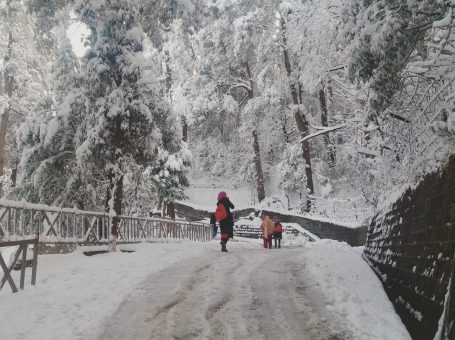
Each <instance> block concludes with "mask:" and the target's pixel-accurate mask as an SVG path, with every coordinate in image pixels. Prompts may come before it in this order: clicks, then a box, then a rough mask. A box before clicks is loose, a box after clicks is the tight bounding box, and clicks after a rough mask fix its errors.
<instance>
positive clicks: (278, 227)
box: [273, 217, 283, 248]
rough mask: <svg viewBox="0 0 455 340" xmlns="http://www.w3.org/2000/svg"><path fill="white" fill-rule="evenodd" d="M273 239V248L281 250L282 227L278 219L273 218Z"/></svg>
mask: <svg viewBox="0 0 455 340" xmlns="http://www.w3.org/2000/svg"><path fill="white" fill-rule="evenodd" d="M273 238H274V239H275V248H276V247H277V242H278V248H281V239H282V238H283V226H282V225H281V222H280V218H279V217H275V230H274V232H273Z"/></svg>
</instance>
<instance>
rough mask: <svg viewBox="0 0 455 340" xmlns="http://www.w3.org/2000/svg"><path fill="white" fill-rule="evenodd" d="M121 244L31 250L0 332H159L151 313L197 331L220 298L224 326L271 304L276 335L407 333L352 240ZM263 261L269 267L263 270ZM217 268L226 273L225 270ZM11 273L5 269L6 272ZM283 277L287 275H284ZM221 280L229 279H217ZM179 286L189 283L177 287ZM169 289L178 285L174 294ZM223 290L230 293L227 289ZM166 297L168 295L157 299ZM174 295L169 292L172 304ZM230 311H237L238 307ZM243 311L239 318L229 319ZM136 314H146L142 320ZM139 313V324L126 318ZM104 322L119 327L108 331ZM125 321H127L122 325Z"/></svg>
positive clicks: (5, 300) (0, 297)
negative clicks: (34, 273)
mask: <svg viewBox="0 0 455 340" xmlns="http://www.w3.org/2000/svg"><path fill="white" fill-rule="evenodd" d="M121 247H122V248H124V249H130V250H136V252H134V253H106V254H99V255H94V256H91V257H87V256H84V255H83V253H82V252H83V251H84V250H87V249H84V248H78V249H77V251H76V252H75V253H72V254H67V255H45V256H40V257H39V265H38V278H37V285H36V286H35V287H31V286H26V288H25V290H24V291H21V292H19V293H17V294H12V293H10V291H8V289H7V287H5V289H4V290H3V291H2V292H1V294H0V305H1V306H8V308H1V309H0V331H1V334H2V338H3V339H24V340H25V339H49V340H51V339H64V340H67V339H80V338H83V339H93V338H98V337H99V336H100V335H103V336H101V338H109V339H114V338H122V336H124V337H123V339H126V338H135V337H132V334H133V333H134V332H141V331H145V332H146V331H148V330H149V328H153V327H155V326H156V327H158V328H157V329H158V330H159V331H160V332H165V331H168V330H167V329H163V327H161V326H160V324H159V323H160V320H161V316H162V315H161V314H162V313H165V312H166V313H168V314H165V315H164V316H163V317H171V318H173V320H174V321H175V322H177V321H178V320H186V321H187V322H183V323H182V322H177V324H179V325H180V328H177V329H174V328H172V329H171V330H169V331H172V332H177V331H178V332H180V331H184V332H189V331H191V329H192V327H196V326H197V327H201V329H202V332H205V331H206V328H207V323H202V324H199V323H200V320H199V316H198V315H199V312H198V311H202V312H203V310H205V308H206V307H207V308H209V307H210V304H208V305H206V303H207V301H206V300H207V299H208V300H209V302H210V301H211V300H212V299H216V298H220V299H222V301H223V304H222V305H220V304H219V303H218V304H217V303H215V306H220V307H219V310H218V309H215V310H216V313H218V315H217V318H219V319H220V320H232V321H233V322H232V323H229V322H228V321H227V323H224V322H223V324H224V325H225V326H224V327H227V332H237V331H241V330H242V329H244V328H245V331H246V329H251V331H254V324H255V323H256V322H259V321H258V320H262V319H263V318H261V317H260V316H261V315H263V313H266V312H267V311H266V310H265V309H264V310H262V309H261V308H266V306H268V303H270V302H273V303H274V304H275V305H274V307H273V309H274V310H275V315H276V316H277V317H279V315H281V313H283V315H284V316H285V318H284V319H283V320H285V321H284V323H282V322H281V321H280V322H279V325H280V326H277V327H280V329H281V327H283V328H284V329H285V330H286V331H285V333H284V334H282V335H283V339H288V338H289V339H290V338H292V336H291V334H293V333H292V332H293V331H294V332H295V331H296V327H297V328H298V327H303V326H298V325H302V323H304V324H305V325H306V326H308V328H306V329H308V332H309V333H310V332H313V331H315V330H318V331H320V332H329V330H331V331H330V332H333V331H334V329H335V328H336V329H337V330H338V331H343V332H345V333H348V334H349V333H350V334H353V337H352V338H354V339H378V340H382V339H388V340H394V339H400V340H401V339H409V336H408V334H407V332H406V330H405V329H404V327H403V325H402V323H401V321H400V319H399V318H398V316H397V315H396V314H395V312H394V309H393V306H392V304H391V303H390V302H389V300H388V299H387V296H386V294H385V293H384V291H383V288H382V286H381V284H380V282H379V280H378V279H377V278H376V276H375V275H374V273H373V272H372V270H371V269H370V268H369V267H368V265H367V264H366V263H365V262H364V261H363V260H362V258H361V248H351V247H349V246H347V245H346V244H343V243H338V242H334V241H325V240H322V241H317V242H314V243H305V245H304V246H303V247H299V248H295V247H291V248H284V249H280V250H264V249H262V248H261V246H260V244H259V243H258V242H257V240H256V242H239V241H237V242H229V244H228V249H229V251H230V253H228V254H223V255H222V254H220V253H219V249H218V248H219V244H218V242H216V241H214V242H210V243H190V242H183V243H178V242H176V243H161V244H160V243H152V244H150V243H148V244H136V245H123V246H121ZM90 250H93V247H92V248H90ZM278 254H279V256H277V255H278ZM223 256H227V257H226V258H224V257H223ZM223 259H226V260H223ZM267 265H269V266H271V267H270V268H272V267H273V270H264V269H265V268H267ZM302 266H303V267H302ZM300 267H302V268H301V269H298V270H297V269H296V268H300ZM221 268H223V270H221ZM293 268H294V269H296V270H297V271H294V269H293ZM162 270H164V271H163V272H161V271H162ZM226 270H227V271H228V272H229V273H231V274H229V275H228V276H226V274H228V273H227V272H226ZM163 273H165V274H166V275H163ZM292 273H294V274H292ZM17 274H18V272H14V275H15V276H17ZM28 274H30V273H28ZM291 274H292V275H297V276H292V275H291ZM187 275H190V278H188V276H187ZM261 275H263V277H261ZM277 275H278V276H277ZM288 276H289V280H288V279H285V278H286V277H288ZM191 277H193V278H191ZM226 278H229V280H230V282H231V284H227V282H226V281H224V280H226ZM291 279H292V280H291ZM220 280H221V281H220ZM300 280H303V281H300ZM187 284H189V285H190V286H191V287H192V288H191V289H190V288H188V287H186V285H187ZM261 284H262V285H265V284H266V285H268V284H272V285H279V287H278V286H277V287H276V288H277V289H281V288H283V289H284V286H283V285H287V286H286V287H285V290H284V291H281V290H280V291H276V292H275V293H273V294H262V292H263V289H262V288H261V289H258V288H260V287H262V286H260V285H261ZM154 285H158V286H160V285H161V286H160V289H159V290H158V291H157V290H155V289H153V287H154ZM237 285H238V286H237ZM258 285H259V286H258ZM294 285H295V286H294ZM302 285H304V286H305V287H306V288H305V291H306V293H305V292H304V291H302V288H299V287H300V286H302ZM179 287H180V288H181V289H182V293H181V294H180V293H179V294H177V293H178V291H177V293H174V290H176V289H179ZM247 287H250V288H248V289H247ZM231 288H232V289H233V290H234V291H235V293H234V291H233V292H232V294H231V293H229V290H230V289H231ZM225 293H226V294H225ZM302 294H303V295H302ZM179 296H180V297H181V298H179ZM167 297H169V299H171V301H167V300H165V299H166V298H167ZM175 298H178V300H176V301H177V302H175V303H174V304H172V301H173V300H172V299H175ZM275 298H276V299H277V300H276V301H274V299H275ZM269 299H272V300H273V301H270V300H269ZM302 299H304V301H303V300H302ZM313 299H316V300H314V301H313ZM250 300H251V301H256V302H255V303H256V306H255V307H254V309H253V310H252V309H251V308H250V309H249V308H246V307H245V308H243V307H244V306H243V304H245V303H247V304H250V302H251V301H250ZM151 301H154V303H151ZM294 301H301V302H302V301H303V302H305V303H304V306H305V307H304V309H305V310H306V311H310V312H309V313H304V314H300V313H296V311H295V310H293V308H296V304H295V303H294ZM213 302H214V301H212V303H213ZM215 302H216V301H215ZM162 303H164V304H165V305H166V306H167V304H169V303H171V304H170V305H169V306H176V308H175V309H172V308H173V307H169V310H167V309H159V308H160V307H159V306H161V304H162ZM129 305H131V308H132V309H131V311H130V310H129V309H128V308H129ZM212 306H213V305H212ZM242 306H243V307H242ZM261 306H262V307H261ZM270 307H271V306H270ZM157 309H158V310H159V311H161V312H160V313H161V314H158V315H157V316H156V317H155V318H153V319H150V317H149V316H148V315H155V314H148V313H149V312H150V310H155V311H156V310H157ZM171 309H172V310H171ZM210 310H212V313H213V308H211V307H210V308H209V309H208V310H207V313H206V314H205V315H206V316H207V315H211V316H214V314H213V315H212V314H210V313H208V312H209V311H210ZM132 311H134V313H133V312H132ZM239 311H242V313H241V315H240V314H239ZM224 313H226V314H224ZM243 313H247V315H248V317H247V318H246V319H244V320H243V321H238V322H237V320H239V318H242V317H243ZM276 313H277V314H276ZM117 317H121V318H120V319H117ZM144 318H149V319H148V321H147V323H145V324H144V322H143V319H144ZM186 318H188V319H186ZM249 318H251V320H249ZM300 318H302V319H300ZM24 320H27V322H26V323H24ZM116 320H119V321H121V323H117V321H116ZM139 321H140V322H142V323H138V324H137V325H135V322H139ZM215 321H216V320H209V323H210V325H211V326H212V322H213V325H215V326H216V325H217V327H218V328H215V329H218V330H220V329H219V321H216V322H215ZM234 321H235V322H234ZM327 321H328V322H327ZM110 322H111V323H114V324H117V327H121V328H122V329H121V330H119V329H115V327H114V329H111V326H110V324H109V323H110ZM217 322H218V323H217ZM242 322H243V324H242ZM126 324H128V326H129V327H124V326H122V325H126ZM172 324H173V322H172V323H171V324H170V325H172ZM244 324H246V325H244ZM182 325H183V327H182ZM198 325H199V326H198ZM286 325H287V326H286ZM139 326H140V327H139ZM291 326H292V327H291ZM141 327H142V328H141ZM167 327H169V325H168V324H167V323H166V327H165V328H167ZM286 327H289V328H286ZM231 328H232V329H231ZM326 328H328V329H329V330H327V329H326ZM198 329H199V328H198ZM223 329H224V328H223ZM109 331H111V332H114V333H115V332H117V335H116V336H114V337H107V335H106V334H109ZM271 331H272V332H273V329H272V330H271ZM275 331H276V330H275ZM132 332H133V333H132ZM286 332H289V333H287V334H286ZM144 334H147V333H144ZM144 334H143V335H144ZM151 334H152V333H148V335H147V337H150V336H151ZM153 334H155V337H153V336H152V338H157V336H158V334H159V333H153ZM229 334H230V333H229ZM258 334H259V333H258ZM258 334H256V335H258ZM318 334H319V336H320V337H319V338H318V337H314V338H315V339H322V338H328V334H331V333H318ZM321 334H325V335H324V336H325V337H324V336H322V337H321ZM136 335H137V334H136ZM310 338H311V337H310Z"/></svg>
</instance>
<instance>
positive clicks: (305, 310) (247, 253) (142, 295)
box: [101, 249, 350, 340]
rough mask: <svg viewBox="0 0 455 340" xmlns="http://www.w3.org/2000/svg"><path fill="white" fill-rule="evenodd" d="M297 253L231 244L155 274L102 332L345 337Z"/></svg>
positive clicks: (122, 335) (109, 335) (119, 335)
mask: <svg viewBox="0 0 455 340" xmlns="http://www.w3.org/2000/svg"><path fill="white" fill-rule="evenodd" d="M301 252H302V250H301V249H281V250H274V251H264V250H263V249H245V250H242V251H240V249H235V250H233V251H232V252H231V253H229V254H219V256H213V254H211V255H212V256H204V255H202V256H200V257H196V258H192V259H190V260H188V261H184V262H181V263H178V264H175V265H173V266H171V267H169V268H167V269H166V270H165V271H162V272H158V273H154V274H152V275H150V276H149V277H148V278H147V279H146V280H145V281H144V282H143V283H142V284H141V286H140V288H139V289H138V291H136V292H135V293H134V294H132V295H131V296H129V297H128V298H127V299H126V300H125V301H124V302H123V303H122V305H121V306H120V308H119V309H118V310H117V312H116V313H115V314H114V316H113V317H112V318H110V319H109V321H108V322H107V324H106V329H105V331H104V333H103V334H102V336H101V338H102V339H119V340H120V339H122V340H123V339H302V340H304V339H347V338H350V336H348V332H346V331H345V330H343V328H342V327H341V326H340V325H338V324H337V322H336V320H334V318H333V316H330V315H328V314H327V310H325V309H324V308H323V305H322V304H321V301H322V300H321V299H320V292H318V290H317V289H315V287H314V286H313V285H311V284H308V278H305V276H304V274H303V273H304V264H303V263H302V262H301V261H300V257H299V254H300V253H301ZM205 255H207V254H205ZM329 319H330V320H331V321H330V322H324V321H325V320H329Z"/></svg>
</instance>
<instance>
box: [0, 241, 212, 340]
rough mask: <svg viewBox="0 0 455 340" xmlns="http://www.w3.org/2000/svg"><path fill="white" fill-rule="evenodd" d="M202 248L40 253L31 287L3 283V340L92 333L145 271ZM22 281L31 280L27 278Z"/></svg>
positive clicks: (143, 247) (164, 246) (150, 246)
mask: <svg viewBox="0 0 455 340" xmlns="http://www.w3.org/2000/svg"><path fill="white" fill-rule="evenodd" d="M207 246H208V245H207V244H199V243H192V244H191V246H187V245H186V244H185V243H168V244H138V245H121V246H120V248H121V249H131V250H137V251H136V252H134V253H121V252H117V253H106V254H100V255H94V256H91V257H88V256H85V255H83V253H82V252H83V251H84V250H87V249H84V248H79V249H78V250H77V251H76V252H75V253H72V254H68V255H45V256H40V257H39V259H38V261H39V263H38V273H37V283H36V287H31V286H27V285H26V287H25V290H24V291H22V292H20V293H17V294H10V290H9V287H8V286H5V289H3V290H2V291H1V294H0V305H1V306H8V308H0V330H1V334H2V339H18V338H20V339H78V338H80V337H83V338H85V339H86V338H90V337H95V336H96V334H97V333H98V332H99V331H100V329H99V327H100V325H102V322H103V320H104V318H105V317H107V316H108V315H110V314H111V313H113V312H114V311H115V310H116V308H117V307H118V306H119V304H120V303H121V302H122V300H123V298H124V297H125V294H127V293H129V292H131V291H132V290H134V287H135V286H136V285H137V284H139V283H140V282H141V281H142V280H144V279H145V278H146V277H147V276H148V275H150V274H151V273H154V272H157V271H159V270H162V269H163V268H166V267H167V266H169V265H171V264H173V263H176V262H178V261H181V260H182V259H184V258H190V257H193V256H197V255H199V254H201V253H202V252H203V251H204V250H205V249H206V247H207ZM93 248H94V247H91V248H90V250H93ZM103 249H104V250H106V249H107V247H103ZM14 274H18V272H15V273H14ZM28 274H30V270H28ZM15 281H16V282H17V278H15ZM27 281H28V282H30V280H29V278H27V279H26V282H27ZM6 320H8V321H7V322H6ZM23 320H27V323H25V324H24V322H23Z"/></svg>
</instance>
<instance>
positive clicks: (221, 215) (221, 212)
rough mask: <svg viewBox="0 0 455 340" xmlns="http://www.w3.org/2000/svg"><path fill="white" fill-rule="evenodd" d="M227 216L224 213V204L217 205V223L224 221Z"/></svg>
mask: <svg viewBox="0 0 455 340" xmlns="http://www.w3.org/2000/svg"><path fill="white" fill-rule="evenodd" d="M227 216H228V214H227V211H226V208H225V207H224V204H222V203H221V204H218V206H217V207H216V211H215V218H216V220H217V221H222V220H224V219H226V218H227Z"/></svg>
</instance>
